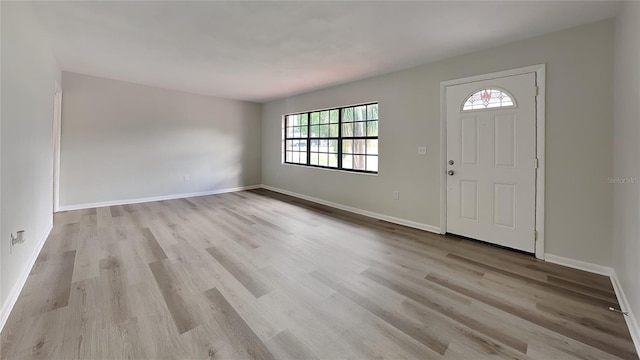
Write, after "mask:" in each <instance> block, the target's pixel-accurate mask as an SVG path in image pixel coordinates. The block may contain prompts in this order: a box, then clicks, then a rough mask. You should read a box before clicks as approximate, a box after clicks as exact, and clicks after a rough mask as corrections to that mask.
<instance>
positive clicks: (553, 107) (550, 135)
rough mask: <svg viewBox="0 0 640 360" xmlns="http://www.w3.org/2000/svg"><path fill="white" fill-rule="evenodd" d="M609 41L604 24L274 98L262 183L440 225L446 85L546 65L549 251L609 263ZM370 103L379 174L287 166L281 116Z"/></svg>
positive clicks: (266, 123) (608, 25)
mask: <svg viewBox="0 0 640 360" xmlns="http://www.w3.org/2000/svg"><path fill="white" fill-rule="evenodd" d="M613 35H614V22H613V20H607V21H603V22H598V23H594V24H589V25H585V26H581V27H577V28H573V29H569V30H565V31H561V32H557V33H553V34H550V35H546V36H542V37H537V38H533V39H529V40H525V41H521V42H517V43H514V44H510V45H506V46H502V47H499V48H496V49H491V50H487V51H483V52H477V53H473V54H469V55H464V56H459V57H455V58H452V59H449V60H446V61H442V62H438V63H434V64H428V65H424V66H419V67H416V68H412V69H409V70H405V71H401V72H396V73H392V74H388V75H384V76H379V77H375V78H371V79H366V80H362V81H357V82H353V83H348V84H345V85H340V86H336V87H333V88H329V89H324V90H319V91H315V92H311V93H307V94H302V95H299V96H293V97H289V98H286V99H281V100H277V101H273V102H269V103H267V104H265V105H264V106H263V110H262V121H263V124H262V127H263V132H262V154H263V157H262V182H263V183H264V184H266V185H270V186H274V187H277V188H281V189H285V190H289V191H293V192H297V193H300V194H304V195H308V196H313V197H316V198H320V199H324V200H327V201H332V202H335V203H339V204H343V205H347V206H352V207H356V208H360V209H363V210H367V211H373V212H377V213H380V214H384V215H388V216H394V217H398V218H402V219H405V220H411V221H415V222H419V223H422V224H426V225H432V226H436V227H438V226H439V224H440V93H439V91H440V82H441V81H444V80H450V79H456V78H461V77H466V76H472V75H478V74H483V73H489V72H495V71H501V70H507V69H512V68H518V67H524V66H528V65H534V64H540V63H545V64H547V88H546V91H547V96H546V105H547V112H546V127H547V128H546V172H547V175H546V197H545V201H546V214H545V215H546V216H545V222H546V229H545V231H546V249H545V252H547V253H552V254H554V255H558V256H564V257H568V258H572V259H577V260H582V261H587V262H591V263H596V264H602V265H610V263H611V232H612V214H611V209H612V189H611V187H610V186H609V185H608V184H607V182H606V179H607V177H608V176H609V175H610V173H611V171H612V161H611V160H612V157H613V155H612V149H613V144H612V142H613V126H612V114H613V105H612V104H613V96H612V92H613V72H612V69H613V40H614V39H613ZM365 101H379V103H380V113H379V116H380V119H381V121H380V125H379V126H380V128H379V129H380V130H379V131H380V172H379V174H378V175H377V176H370V175H360V174H354V173H346V172H336V171H327V170H322V169H312V168H303V167H299V166H293V165H283V164H282V163H281V131H282V130H281V126H282V124H281V121H282V115H283V114H286V113H291V112H295V111H304V110H311V109H318V108H326V107H332V106H339V105H349V104H354V103H359V102H365ZM418 145H426V146H427V152H428V154H427V156H426V157H425V156H420V155H417V146H418ZM393 190H399V191H400V200H393V198H392V192H393Z"/></svg>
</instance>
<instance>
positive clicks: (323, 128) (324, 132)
mask: <svg viewBox="0 0 640 360" xmlns="http://www.w3.org/2000/svg"><path fill="white" fill-rule="evenodd" d="M320 137H325V138H326V137H329V125H320Z"/></svg>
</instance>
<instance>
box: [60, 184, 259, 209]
mask: <svg viewBox="0 0 640 360" xmlns="http://www.w3.org/2000/svg"><path fill="white" fill-rule="evenodd" d="M260 187H261V185H248V186H240V187H234V188H227V189H219V190H210V191H202V192H196V193H187V194H173V195H163V196H154V197H146V198H138V199H127V200H113V201H103V202H97V203H88V204H77V205H61V206H60V209H59V211H70V210H82V209H93V208H98V207H104V206H115V205H128V204H139V203H145V202H152V201H162V200H174V199H183V198H190V197H196V196H207V195H215V194H224V193H229V192H236V191H242V190H252V189H258V188H260Z"/></svg>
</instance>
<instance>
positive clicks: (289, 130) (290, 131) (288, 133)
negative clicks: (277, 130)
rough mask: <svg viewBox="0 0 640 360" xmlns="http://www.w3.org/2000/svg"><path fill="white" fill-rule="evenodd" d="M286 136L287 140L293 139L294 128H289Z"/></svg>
mask: <svg viewBox="0 0 640 360" xmlns="http://www.w3.org/2000/svg"><path fill="white" fill-rule="evenodd" d="M285 136H286V137H287V138H291V137H293V128H292V127H288V128H287V131H286V133H285Z"/></svg>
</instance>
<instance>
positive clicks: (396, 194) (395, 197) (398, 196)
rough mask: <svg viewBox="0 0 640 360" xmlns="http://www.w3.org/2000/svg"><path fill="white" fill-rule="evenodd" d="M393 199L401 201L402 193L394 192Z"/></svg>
mask: <svg viewBox="0 0 640 360" xmlns="http://www.w3.org/2000/svg"><path fill="white" fill-rule="evenodd" d="M393 199H394V200H398V199H400V191H398V190H396V191H394V192H393Z"/></svg>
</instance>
